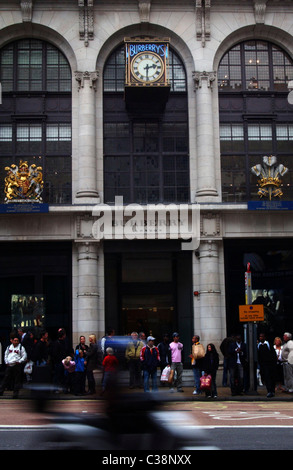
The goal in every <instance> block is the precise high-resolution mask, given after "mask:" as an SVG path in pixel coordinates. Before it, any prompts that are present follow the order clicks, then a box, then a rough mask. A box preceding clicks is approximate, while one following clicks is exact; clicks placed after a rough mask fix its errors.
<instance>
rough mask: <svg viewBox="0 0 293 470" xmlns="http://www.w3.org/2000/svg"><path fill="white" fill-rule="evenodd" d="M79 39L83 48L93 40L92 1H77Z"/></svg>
mask: <svg viewBox="0 0 293 470" xmlns="http://www.w3.org/2000/svg"><path fill="white" fill-rule="evenodd" d="M78 7H79V38H80V40H81V41H84V44H85V46H86V47H87V46H88V45H89V41H90V40H93V38H94V0H78Z"/></svg>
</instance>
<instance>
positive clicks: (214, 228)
mask: <svg viewBox="0 0 293 470" xmlns="http://www.w3.org/2000/svg"><path fill="white" fill-rule="evenodd" d="M220 235H221V222H220V216H219V214H213V213H211V212H210V213H207V214H202V215H201V218H200V236H201V237H203V238H206V237H215V238H218V237H220Z"/></svg>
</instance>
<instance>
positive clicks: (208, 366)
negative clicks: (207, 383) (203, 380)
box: [203, 343, 219, 398]
mask: <svg viewBox="0 0 293 470" xmlns="http://www.w3.org/2000/svg"><path fill="white" fill-rule="evenodd" d="M218 368H219V354H218V352H217V350H216V348H215V345H214V344H212V343H210V344H208V345H207V350H206V354H205V357H204V358H203V370H204V372H205V373H207V374H208V375H210V376H211V377H212V386H211V392H210V396H211V397H213V398H217V383H216V378H217V370H218Z"/></svg>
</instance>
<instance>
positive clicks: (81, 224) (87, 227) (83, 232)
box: [76, 214, 95, 241]
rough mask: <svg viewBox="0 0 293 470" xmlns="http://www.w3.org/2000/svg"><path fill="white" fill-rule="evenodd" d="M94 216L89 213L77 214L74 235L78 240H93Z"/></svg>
mask: <svg viewBox="0 0 293 470" xmlns="http://www.w3.org/2000/svg"><path fill="white" fill-rule="evenodd" d="M94 221H95V220H94V218H93V217H92V216H91V215H89V214H84V215H82V216H78V217H77V220H76V236H77V238H78V240H93V241H94V237H93V233H92V229H93V224H94Z"/></svg>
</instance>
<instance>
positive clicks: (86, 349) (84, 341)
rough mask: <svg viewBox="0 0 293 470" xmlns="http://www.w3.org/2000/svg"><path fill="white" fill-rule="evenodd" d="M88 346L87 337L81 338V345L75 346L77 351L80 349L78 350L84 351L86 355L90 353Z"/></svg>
mask: <svg viewBox="0 0 293 470" xmlns="http://www.w3.org/2000/svg"><path fill="white" fill-rule="evenodd" d="M88 348H89V347H88V345H87V344H86V340H85V336H83V335H81V336H80V337H79V344H77V345H76V346H75V350H76V349H78V350H80V349H81V350H82V351H84V352H85V353H86V352H87V351H88Z"/></svg>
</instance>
